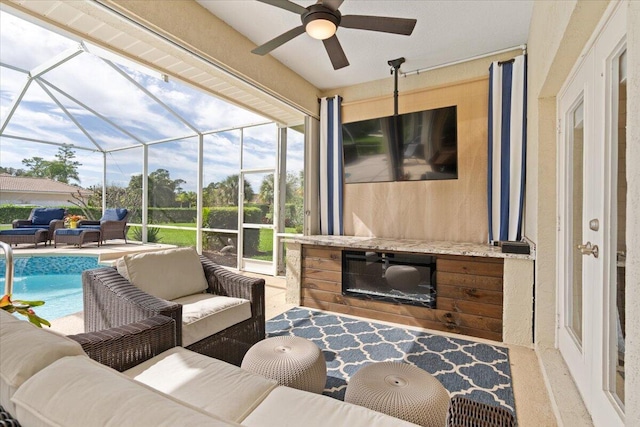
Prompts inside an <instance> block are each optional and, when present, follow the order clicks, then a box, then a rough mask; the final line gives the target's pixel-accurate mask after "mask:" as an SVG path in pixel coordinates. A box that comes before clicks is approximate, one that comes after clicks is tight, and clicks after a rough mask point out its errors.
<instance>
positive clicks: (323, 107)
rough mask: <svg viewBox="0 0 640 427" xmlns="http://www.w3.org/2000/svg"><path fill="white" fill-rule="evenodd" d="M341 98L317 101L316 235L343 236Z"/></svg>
mask: <svg viewBox="0 0 640 427" xmlns="http://www.w3.org/2000/svg"><path fill="white" fill-rule="evenodd" d="M341 102H342V98H340V97H339V96H335V97H333V98H322V99H321V100H320V233H321V234H323V235H334V236H341V235H342V234H343V223H342V211H343V206H342V202H343V194H342V192H343V170H342V169H343V160H342V114H341V106H340V104H341Z"/></svg>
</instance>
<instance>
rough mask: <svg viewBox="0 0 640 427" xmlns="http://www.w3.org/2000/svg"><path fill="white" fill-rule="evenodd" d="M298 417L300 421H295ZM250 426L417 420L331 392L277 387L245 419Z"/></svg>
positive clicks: (399, 426)
mask: <svg viewBox="0 0 640 427" xmlns="http://www.w3.org/2000/svg"><path fill="white" fill-rule="evenodd" d="M292 420H299V424H292V423H291V421H292ZM242 425H243V426H247V427H282V426H286V425H304V427H326V426H349V427H371V426H376V427H416V425H415V424H413V423H409V422H406V421H402V420H400V419H398V418H394V417H391V416H389V415H385V414H382V413H380V412H376V411H372V410H371V409H367V408H364V407H362V406H356V405H352V404H350V403H345V402H342V401H340V400H337V399H334V398H332V397H329V396H324V395H321V394H315V393H309V392H306V391H302V390H298V389H295V388H289V387H277V388H276V389H274V390H273V391H272V392H271V393H269V395H268V396H267V398H266V399H265V400H263V401H262V403H261V404H260V405H258V407H257V408H256V409H255V410H253V412H251V414H249V415H248V416H247V418H245V419H244V421H243V422H242Z"/></svg>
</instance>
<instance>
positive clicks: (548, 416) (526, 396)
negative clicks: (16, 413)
mask: <svg viewBox="0 0 640 427" xmlns="http://www.w3.org/2000/svg"><path fill="white" fill-rule="evenodd" d="M122 243H123V242H122ZM165 247H166V246H165V245H153V246H151V245H149V246H144V247H142V246H141V245H137V244H132V243H129V244H127V245H124V244H121V242H117V241H111V242H108V243H107V244H106V245H103V246H101V247H100V248H97V247H91V246H86V247H83V248H82V249H78V248H74V247H72V246H69V247H66V248H65V247H62V248H60V247H59V248H58V249H55V253H69V254H78V253H83V254H85V253H87V254H88V253H99V254H100V257H101V260H105V261H108V260H114V259H116V258H117V257H118V256H121V254H122V252H137V251H146V250H157V249H162V248H165ZM52 252H54V249H53V248H52V247H51V248H49V247H46V248H44V247H42V246H40V247H39V248H37V249H17V250H14V255H20V254H30V253H35V254H46V253H52ZM246 274H247V275H252V274H250V273H246ZM265 280H266V282H267V285H266V290H265V291H266V301H267V303H266V317H267V319H270V318H272V317H275V316H277V315H278V314H280V313H283V312H285V311H287V310H288V309H290V308H292V307H293V305H291V304H287V303H286V302H285V279H284V278H282V277H265ZM400 326H401V327H405V326H402V325H400ZM52 329H54V330H56V331H59V332H61V333H64V334H73V333H79V332H82V331H83V321H82V313H76V314H73V315H71V316H67V317H64V318H61V319H57V320H54V321H52ZM434 332H436V333H441V332H438V331H434ZM461 338H464V339H468V337H464V336H461ZM508 347H509V356H510V360H511V372H512V380H513V389H514V395H515V401H516V412H517V417H518V425H519V426H520V427H533V426H535V427H551V426H557V425H558V424H557V422H556V417H555V415H554V409H553V406H552V404H551V401H550V399H549V394H548V392H547V387H546V384H545V381H544V379H543V377H542V374H541V370H540V365H539V360H538V357H537V356H536V353H535V351H534V350H533V349H531V348H526V347H521V346H512V345H510V346H508Z"/></svg>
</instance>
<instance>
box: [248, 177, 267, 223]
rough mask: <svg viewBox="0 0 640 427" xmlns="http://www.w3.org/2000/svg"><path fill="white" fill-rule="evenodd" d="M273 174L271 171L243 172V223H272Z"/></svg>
mask: <svg viewBox="0 0 640 427" xmlns="http://www.w3.org/2000/svg"><path fill="white" fill-rule="evenodd" d="M273 176H274V174H273V172H272V173H245V174H244V215H243V222H244V223H245V224H273V196H274V180H273Z"/></svg>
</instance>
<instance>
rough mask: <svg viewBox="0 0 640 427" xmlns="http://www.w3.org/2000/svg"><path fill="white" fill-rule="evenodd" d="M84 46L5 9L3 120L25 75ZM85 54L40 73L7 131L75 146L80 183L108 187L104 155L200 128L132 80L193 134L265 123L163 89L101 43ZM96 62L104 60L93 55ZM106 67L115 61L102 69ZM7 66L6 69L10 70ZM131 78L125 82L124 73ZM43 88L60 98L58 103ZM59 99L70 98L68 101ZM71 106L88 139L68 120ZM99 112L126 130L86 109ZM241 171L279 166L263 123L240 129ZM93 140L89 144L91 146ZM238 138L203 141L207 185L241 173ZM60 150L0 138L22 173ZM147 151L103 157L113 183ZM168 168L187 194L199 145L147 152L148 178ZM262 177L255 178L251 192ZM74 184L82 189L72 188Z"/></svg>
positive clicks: (298, 164)
mask: <svg viewBox="0 0 640 427" xmlns="http://www.w3.org/2000/svg"><path fill="white" fill-rule="evenodd" d="M78 46H79V40H73V39H71V38H68V37H65V36H63V35H61V34H58V33H54V32H52V31H50V30H48V29H45V28H43V27H40V26H38V25H35V24H34V23H31V22H28V21H25V20H22V19H20V18H18V17H16V16H14V15H11V14H9V13H7V12H5V11H0V62H1V63H2V65H3V66H2V67H0V123H4V122H5V120H6V117H7V115H8V114H9V111H10V109H11V107H12V105H13V102H14V99H16V97H17V96H18V94H19V93H20V91H22V90H23V88H24V86H25V83H26V82H27V75H26V74H25V73H24V72H21V71H16V70H15V69H12V68H11V67H17V68H18V69H19V70H22V71H26V72H29V71H33V70H34V69H36V67H39V66H40V65H41V64H43V63H46V62H48V61H50V60H51V59H52V58H54V57H56V55H59V54H61V53H62V52H65V51H68V52H74V51H76V50H77V49H78ZM86 46H87V48H88V50H89V52H82V53H80V54H79V55H77V56H75V57H73V58H72V59H70V60H69V61H67V62H65V63H64V64H62V65H61V66H59V67H57V68H55V69H53V70H51V71H48V72H46V73H44V74H43V75H42V83H41V84H39V83H38V82H32V83H31V85H30V86H29V87H28V89H27V91H26V92H25V95H24V97H23V99H22V102H21V103H20V105H19V107H18V108H17V110H16V111H15V113H14V114H13V116H12V117H11V120H10V121H9V124H8V126H7V127H6V129H5V130H4V132H3V133H4V134H5V135H13V136H19V137H24V138H31V139H36V140H42V141H51V142H56V143H65V144H71V145H74V146H77V147H81V148H88V149H90V150H83V149H81V148H76V149H75V153H76V159H75V160H77V161H79V162H80V163H81V164H82V166H80V167H79V168H78V171H79V175H80V183H79V184H80V185H81V186H82V187H89V186H93V185H101V184H102V166H103V155H102V153H100V152H98V151H97V150H98V147H100V149H103V150H105V151H109V150H113V149H118V148H124V147H132V146H136V145H139V143H140V142H139V141H143V142H149V141H158V140H162V139H166V138H175V137H182V136H188V135H193V134H194V131H193V130H191V129H190V128H189V126H188V125H185V124H184V123H182V122H181V121H180V120H179V119H177V118H176V117H175V116H174V115H173V114H172V113H171V112H169V111H167V110H166V109H165V108H163V107H162V105H161V104H159V103H157V102H156V101H155V100H154V99H153V98H152V97H151V96H149V95H147V94H145V92H144V91H143V90H140V89H139V88H137V87H136V86H135V84H133V83H132V82H131V80H133V81H135V82H137V83H138V84H140V85H141V86H143V87H144V88H146V90H147V91H148V92H150V93H151V94H153V96H155V97H157V98H158V99H159V100H161V101H162V103H164V104H166V105H167V106H168V107H170V108H171V109H172V110H173V111H175V112H176V113H178V114H179V115H180V116H182V117H184V119H185V120H186V121H187V122H188V123H189V124H190V125H191V126H193V127H195V128H196V129H198V130H200V131H210V130H217V129H224V128H229V127H235V126H244V125H249V124H255V123H265V122H267V119H265V118H263V117H261V116H259V115H257V114H255V113H253V112H249V111H246V110H244V109H242V108H239V107H237V106H235V105H232V104H230V103H228V102H225V101H223V100H221V99H218V98H216V97H214V96H211V95H209V94H205V93H203V92H201V91H199V90H197V89H195V88H193V87H191V86H188V85H187V84H184V83H182V82H179V81H175V80H174V79H172V78H171V79H169V81H168V82H165V81H164V80H163V79H162V76H161V74H160V73H159V72H157V71H153V70H150V69H148V68H146V67H143V66H141V65H139V64H137V63H134V62H132V61H129V60H125V59H124V58H119V57H117V56H115V55H113V54H111V53H109V52H106V51H104V50H103V49H101V48H98V47H97V46H93V45H91V44H86ZM97 55H99V56H97ZM105 60H106V61H109V62H110V63H108V62H106V61H105ZM6 65H9V66H10V67H7V66H6ZM123 74H125V75H126V76H128V78H127V77H125V76H123ZM47 91H48V92H49V93H50V94H52V95H53V96H54V97H55V98H56V100H57V102H56V101H54V100H52V98H51V96H50V95H49V94H48V93H47ZM62 92H64V93H66V94H68V96H66V95H65V94H63V93H62ZM58 104H60V105H62V106H63V107H64V108H66V109H67V110H68V111H69V113H70V114H71V115H72V116H73V117H74V119H75V120H76V121H77V122H78V123H80V124H81V125H82V126H83V127H84V128H85V129H86V130H87V133H88V134H89V136H87V135H85V134H84V133H83V132H82V131H81V130H80V128H79V127H78V126H77V125H76V124H74V123H73V121H72V120H71V119H70V118H69V117H68V116H67V115H66V114H65V113H64V110H63V109H62V107H61V106H60V105H58ZM81 104H84V105H85V106H86V107H89V108H90V109H91V110H93V111H95V112H96V113H98V114H99V115H102V116H103V117H105V118H106V119H108V120H109V121H111V122H112V123H115V124H117V126H118V127H119V128H120V129H118V128H117V127H115V126H113V125H111V124H109V123H107V122H106V121H104V120H102V119H100V118H99V116H97V115H96V114H94V113H93V112H91V111H89V110H87V109H85V108H83V106H82V105H81ZM243 137H244V147H245V149H244V153H242V155H243V156H242V159H243V162H244V165H243V166H244V167H245V168H269V167H275V161H276V159H275V147H276V137H277V127H276V125H275V124H266V125H262V126H256V127H251V128H247V129H245V130H244V135H243ZM92 139H93V141H92ZM239 140H240V131H232V132H225V133H218V134H214V135H207V136H205V139H204V185H205V186H206V185H207V184H208V183H210V182H213V181H215V182H218V181H222V180H224V178H225V177H227V176H229V175H232V174H237V173H238V171H239V167H240V149H239V147H240V143H239ZM57 151H58V147H57V146H55V145H50V144H42V143H36V142H30V141H25V140H17V139H14V138H7V137H1V136H0V166H3V167H13V168H24V165H23V164H22V160H23V159H25V158H31V157H34V156H38V157H42V158H44V159H45V160H53V159H54V156H55V154H56V152H57ZM142 156H143V154H142V149H141V148H136V149H133V150H125V151H113V152H110V153H108V154H107V158H106V162H107V170H108V172H107V184H116V185H121V186H126V185H127V184H128V182H129V179H130V177H131V176H132V175H136V174H140V173H141V172H142ZM302 167H303V136H302V134H300V133H297V132H293V131H290V132H289V138H288V152H287V170H288V171H297V170H301V169H302ZM159 168H162V169H167V170H169V171H170V174H171V178H172V179H183V180H185V181H186V183H185V184H183V186H182V187H183V189H184V190H185V191H195V189H196V170H197V138H194V137H191V138H187V139H183V140H180V141H175V142H170V143H166V144H153V145H150V148H149V172H153V171H154V170H156V169H159ZM262 176H263V175H253V174H252V175H249V176H248V179H249V180H250V181H251V182H252V185H253V187H254V189H255V190H258V186H259V182H258V181H259V180H261V177H262ZM76 184H78V183H76Z"/></svg>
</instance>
